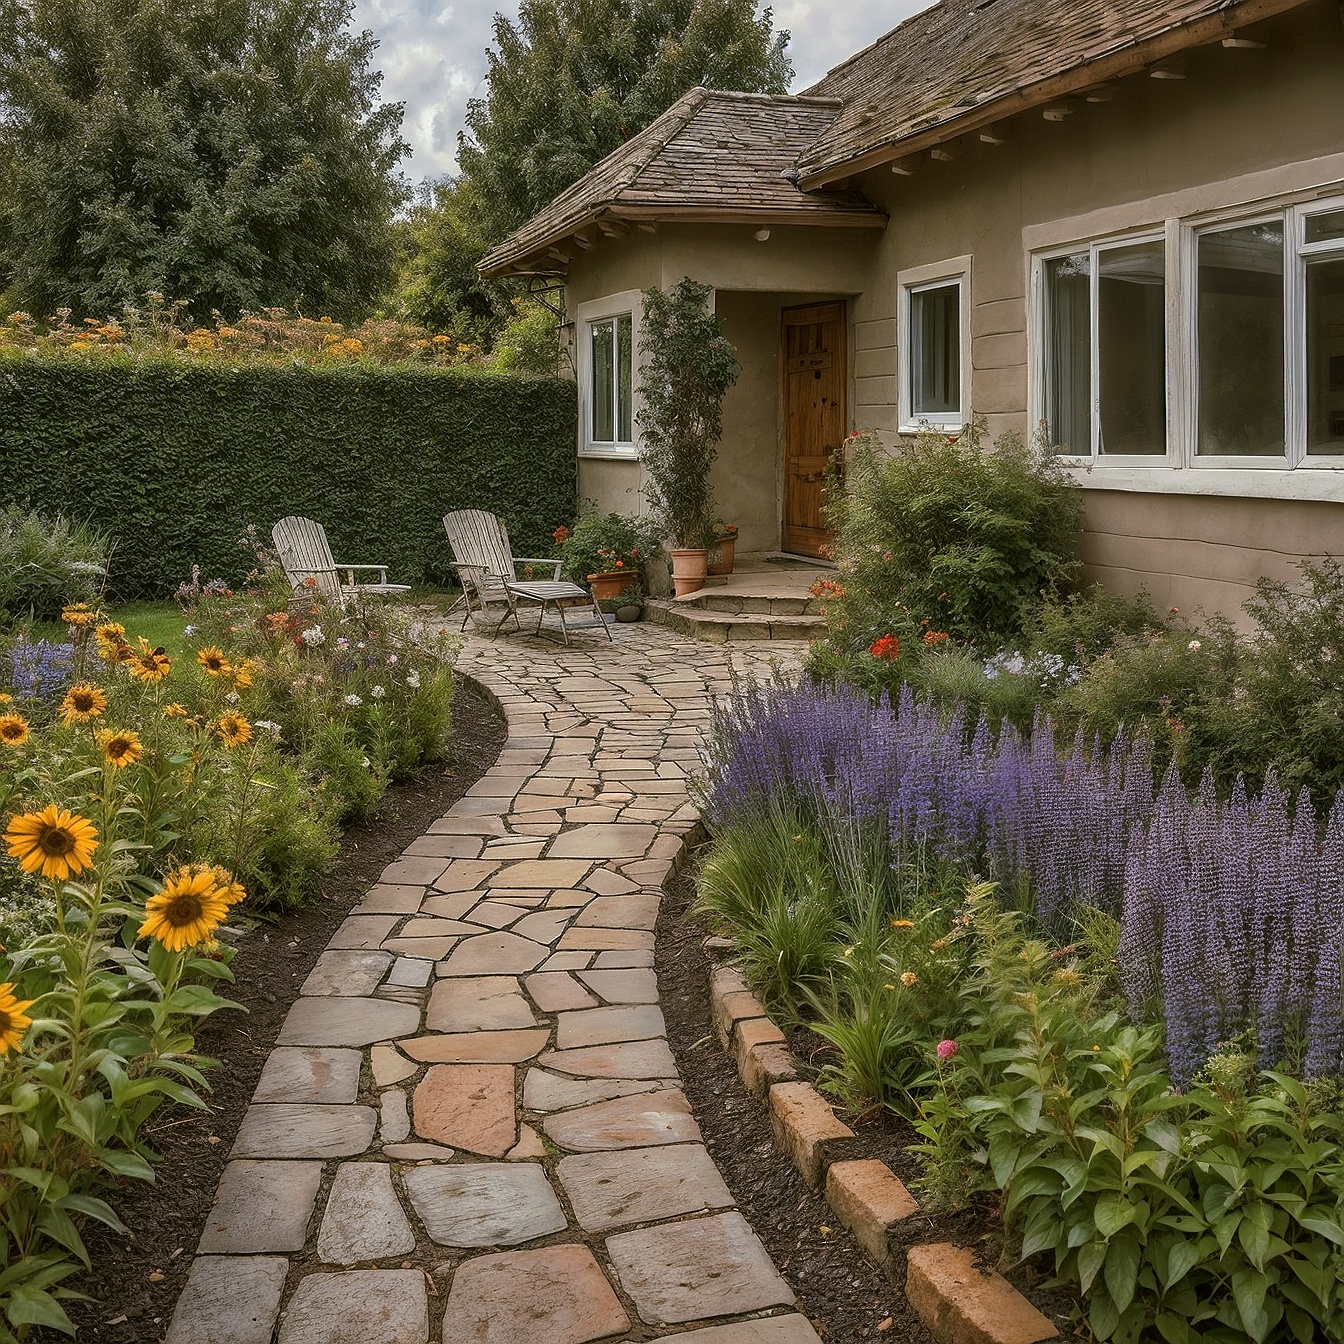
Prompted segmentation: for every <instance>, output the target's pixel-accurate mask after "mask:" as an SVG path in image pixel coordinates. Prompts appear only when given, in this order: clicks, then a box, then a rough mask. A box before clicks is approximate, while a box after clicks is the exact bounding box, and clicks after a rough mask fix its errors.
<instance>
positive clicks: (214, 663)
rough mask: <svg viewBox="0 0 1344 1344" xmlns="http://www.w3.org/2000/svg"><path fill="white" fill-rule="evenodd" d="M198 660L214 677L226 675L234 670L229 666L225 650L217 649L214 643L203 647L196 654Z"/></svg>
mask: <svg viewBox="0 0 1344 1344" xmlns="http://www.w3.org/2000/svg"><path fill="white" fill-rule="evenodd" d="M196 661H197V662H198V663H200V665H201V666H202V667H203V668H205V670H206V671H207V672H208V673H209V674H210V675H211V676H212V677H226V676H228V675H229V673H230V671H232V669H231V668H230V667H229V660H228V659H227V658H225V656H224V650H223V649H217V648H216V647H215V646H214V645H213V644H211V645H209V646H207V647H206V648H204V649H201V650H200V651H199V652H198V653H197V654H196Z"/></svg>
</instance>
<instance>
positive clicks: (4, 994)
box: [0, 984, 37, 1055]
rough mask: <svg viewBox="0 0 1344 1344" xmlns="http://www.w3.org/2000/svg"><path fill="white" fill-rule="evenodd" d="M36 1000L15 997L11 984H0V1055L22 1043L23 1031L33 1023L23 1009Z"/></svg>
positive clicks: (18, 1046) (30, 1005)
mask: <svg viewBox="0 0 1344 1344" xmlns="http://www.w3.org/2000/svg"><path fill="white" fill-rule="evenodd" d="M36 1002H37V1000H36V999H18V998H15V997H14V986H13V985H11V984H3V985H0V1055H7V1054H8V1053H9V1052H10V1051H11V1050H18V1049H19V1048H20V1047H21V1046H22V1045H23V1033H24V1032H25V1031H27V1030H28V1028H29V1027H30V1026H32V1023H33V1019H32V1018H31V1017H28V1016H26V1015H25V1014H24V1011H23V1010H24V1009H25V1008H31V1007H32V1006H33V1004H34V1003H36Z"/></svg>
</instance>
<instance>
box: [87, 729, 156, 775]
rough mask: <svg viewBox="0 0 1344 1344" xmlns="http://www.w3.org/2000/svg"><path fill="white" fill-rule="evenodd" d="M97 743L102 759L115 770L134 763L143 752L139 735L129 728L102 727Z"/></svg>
mask: <svg viewBox="0 0 1344 1344" xmlns="http://www.w3.org/2000/svg"><path fill="white" fill-rule="evenodd" d="M98 745H99V746H100V747H102V749H103V759H104V760H105V761H106V762H107V763H108V765H110V766H113V767H114V768H116V769H117V770H120V769H122V768H123V767H125V766H128V765H134V764H135V763H136V761H138V760H139V759H140V758H141V757H142V756H143V755H144V754H145V748H144V745H143V744H142V743H141V741H140V735H139V734H138V733H134V732H132V731H131V730H130V729H129V728H104V729H103V731H102V732H100V733H99V734H98Z"/></svg>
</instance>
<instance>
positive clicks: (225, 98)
mask: <svg viewBox="0 0 1344 1344" xmlns="http://www.w3.org/2000/svg"><path fill="white" fill-rule="evenodd" d="M351 11H352V4H351V0H0V163H6V162H7V163H8V164H9V165H10V171H9V173H8V174H7V176H8V185H7V190H6V191H5V193H4V194H3V195H0V211H3V219H2V220H0V260H2V261H3V262H4V269H5V272H6V274H5V275H4V278H3V280H0V286H3V287H4V288H5V289H6V290H7V294H8V298H9V300H10V301H11V302H13V303H16V304H20V305H22V306H23V307H26V308H28V309H30V310H31V311H32V312H34V313H35V314H36V315H38V316H44V315H46V314H48V313H50V312H52V311H54V310H55V309H56V308H57V307H61V306H63V307H68V308H71V309H73V310H74V311H75V312H76V313H77V314H91V315H103V314H106V313H109V312H113V311H115V310H117V309H118V308H119V307H120V306H121V305H122V304H123V303H125V302H128V301H134V300H136V299H140V298H142V297H143V295H144V294H145V293H146V292H148V291H159V292H161V293H163V294H165V295H167V296H169V297H170V298H173V299H186V300H188V301H189V302H190V304H191V306H192V310H193V312H195V313H196V315H197V316H199V317H204V316H206V315H208V314H209V312H210V311H211V310H212V309H218V310H219V311H221V312H222V313H224V314H225V315H226V316H232V315H234V314H236V313H237V312H238V311H239V310H241V309H243V308H259V307H262V306H283V307H300V306H301V307H302V308H303V309H304V310H305V311H307V312H308V313H310V314H312V315H318V314H323V313H324V314H330V315H331V316H333V317H337V318H342V319H349V318H358V317H360V316H362V315H363V314H364V313H365V312H366V311H367V310H368V308H369V306H370V304H371V302H372V301H373V300H374V299H375V298H376V297H377V296H378V294H379V293H381V292H382V291H383V290H384V288H385V286H386V284H387V281H388V278H389V276H390V274H391V268H392V263H393V260H394V239H393V215H394V212H395V211H396V209H397V208H398V206H399V205H400V204H401V202H402V201H403V200H404V199H405V196H406V187H405V183H404V181H403V179H402V178H401V176H400V174H399V173H398V170H397V165H398V163H399V161H400V160H401V158H402V157H403V155H404V154H405V153H406V152H407V146H406V145H405V143H404V142H403V140H402V138H401V117H402V108H401V105H400V104H380V103H379V101H378V88H379V84H380V83H381V80H382V76H381V75H380V74H379V73H378V72H377V71H376V70H374V69H372V68H371V65H370V61H371V59H372V56H373V51H374V48H375V46H376V43H375V41H374V39H373V36H372V34H370V33H367V32H365V33H362V34H358V35H355V34H352V33H350V32H348V31H347V30H346V23H347V21H348V20H349V17H350V14H351Z"/></svg>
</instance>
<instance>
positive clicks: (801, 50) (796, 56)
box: [354, 0, 925, 181]
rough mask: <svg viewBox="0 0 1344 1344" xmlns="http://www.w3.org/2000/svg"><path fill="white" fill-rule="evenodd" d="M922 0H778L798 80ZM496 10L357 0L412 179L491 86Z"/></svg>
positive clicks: (448, 168)
mask: <svg viewBox="0 0 1344 1344" xmlns="http://www.w3.org/2000/svg"><path fill="white" fill-rule="evenodd" d="M923 8H925V4H924V3H922V2H921V0H896V3H889V2H888V3H884V2H883V0H857V3H855V4H851V5H849V6H847V7H845V6H837V5H836V4H835V3H834V0H777V3H776V4H775V6H774V10H775V26H776V27H777V28H787V29H788V30H789V31H790V32H791V33H792V35H793V37H792V41H791V43H790V46H789V54H790V56H791V57H792V59H793V66H794V72H795V73H794V80H793V88H794V89H795V90H796V89H803V88H806V87H807V86H808V85H809V84H813V83H815V82H816V81H817V80H818V79H820V78H821V76H822V75H824V74H825V73H826V71H827V70H829V69H830V68H831V67H832V66H835V65H838V64H839V63H840V62H841V61H843V60H845V59H846V58H847V57H849V56H852V55H853V54H854V52H856V51H858V50H859V49H860V48H862V47H865V46H867V45H868V43H870V42H872V41H873V40H874V39H875V38H878V37H880V36H881V35H882V34H883V33H885V32H886V31H887V30H888V29H890V28H892V27H894V26H895V25H896V24H898V23H899V22H900V21H901V20H902V19H904V18H906V17H908V16H909V15H911V14H913V13H915V12H916V11H917V10H920V9H923ZM496 11H500V12H502V13H503V14H505V15H506V16H507V17H509V18H511V19H512V18H516V17H517V14H518V6H517V4H516V3H515V0H458V3H448V0H355V13H354V26H355V27H356V28H359V29H364V28H368V29H370V30H372V32H373V34H374V36H375V37H376V38H378V41H379V47H378V50H377V52H376V53H375V56H374V60H375V63H376V65H377V67H378V69H380V70H381V71H382V72H383V86H382V92H383V97H384V98H386V99H387V100H388V101H389V102H403V103H405V104H406V118H405V123H404V126H403V133H404V134H405V137H406V139H407V141H408V142H409V143H410V145H411V148H412V150H413V151H414V152H413V154H412V157H411V158H410V159H409V160H408V161H406V162H405V163H403V170H404V171H405V172H406V174H407V176H408V177H410V178H411V179H412V180H413V181H418V180H420V179H421V178H425V177H438V176H441V175H442V174H444V173H451V172H453V171H454V170H455V168H456V166H457V133H458V131H460V130H461V129H462V126H463V119H464V117H465V116H466V111H467V102H468V100H469V99H471V98H478V97H481V96H482V95H483V93H484V91H485V72H486V68H487V66H486V51H487V50H488V48H489V47H490V46H491V42H492V38H493V35H494V34H493V23H494V17H495V13H496Z"/></svg>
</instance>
